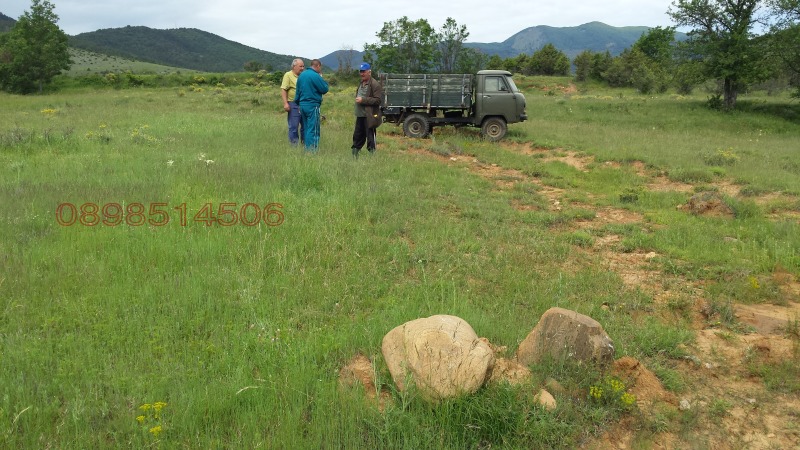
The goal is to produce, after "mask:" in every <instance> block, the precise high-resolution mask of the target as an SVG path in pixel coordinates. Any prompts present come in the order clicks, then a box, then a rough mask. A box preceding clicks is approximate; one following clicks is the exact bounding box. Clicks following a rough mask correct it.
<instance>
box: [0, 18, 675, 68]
mask: <svg viewBox="0 0 800 450" xmlns="http://www.w3.org/2000/svg"><path fill="white" fill-rule="evenodd" d="M15 22H16V21H15V20H14V19H12V18H10V17H8V16H5V15H4V14H2V13H0V32H2V31H8V30H9V29H11V27H13V24H14V23H15ZM650 29H651V27H647V26H625V27H614V26H611V25H607V24H605V23H602V22H597V21H594V22H588V23H585V24H582V25H578V26H574V27H553V26H549V25H536V26H533V27H528V28H525V29H523V30H521V31H518V32H516V33H514V34H513V35H511V36H510V37H509V38H508V39H506V40H504V41H502V42H466V43H464V46H465V47H470V48H475V49H478V50H480V51H482V52H483V53H485V54H487V55H488V56H492V55H498V56H500V57H501V58H510V57H515V56H517V55H519V54H522V53H525V54H532V53H534V52H535V51H537V50H539V49H541V48H542V47H543V46H544V45H545V44H553V45H554V46H555V47H556V48H557V49H559V50H560V51H562V52H564V53H565V54H566V55H567V56H568V57H569V58H570V59H573V58H574V57H575V56H577V55H578V54H579V53H581V52H582V51H584V50H590V51H593V52H605V51H608V52H609V53H610V54H611V55H612V56H616V55H618V54H620V53H621V52H622V51H623V50H625V49H626V48H629V47H630V46H632V45H633V44H634V43H635V42H636V41H637V40H638V39H639V38H640V37H641V36H642V34H644V33H646V32H647V31H648V30H650ZM685 37H686V35H685V34H683V33H676V38H677V39H685ZM69 44H70V46H72V47H75V48H77V49H82V50H87V51H91V52H96V53H102V54H107V55H111V56H119V57H124V58H129V59H133V60H138V61H142V62H148V63H153V64H161V65H165V66H173V67H181V68H185V69H191V70H199V71H206V72H240V71H243V70H244V65H245V63H248V62H251V61H255V62H257V63H259V64H261V65H262V66H263V67H264V68H266V69H268V70H278V71H283V70H288V69H289V67H290V66H291V62H292V60H293V59H294V58H295V57H303V56H301V55H281V54H277V53H273V52H270V51H267V50H261V49H258V48H254V47H249V46H247V45H244V44H240V43H238V42H235V41H231V40H228V39H226V38H224V37H222V36H219V35H216V34H213V33H209V32H206V31H203V30H199V29H196V28H174V29H156V28H149V27H145V26H131V25H128V26H126V27H120V28H105V29H99V30H96V31H91V32H86V33H80V34H77V35H75V36H70V37H69ZM343 52H349V53H348V54H347V59H349V60H350V63H351V64H353V66H351V67H354V65H355V64H358V63H359V62H361V61H362V60H363V56H364V52H362V51H352V50H337V51H334V52H332V53H329V54H328V55H325V56H323V57H321V58H320V60H321V61H322V63H323V66H324V67H325V68H327V69H332V70H336V69H337V68H338V67H339V63H340V59H342V58H341V57H342V56H343V55H344V53H343ZM303 58H304V59H311V58H307V57H303Z"/></svg>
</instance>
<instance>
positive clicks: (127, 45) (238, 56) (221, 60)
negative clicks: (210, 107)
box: [69, 26, 294, 72]
mask: <svg viewBox="0 0 800 450" xmlns="http://www.w3.org/2000/svg"><path fill="white" fill-rule="evenodd" d="M69 45H70V46H72V47H75V48H79V49H83V50H88V51H90V52H95V53H103V54H107V55H112V56H120V57H123V58H128V59H133V60H137V61H144V62H149V63H153V64H160V65H164V66H172V67H181V68H185V69H194V70H200V71H205V72H241V71H242V70H243V66H244V64H245V63H246V62H249V61H257V62H259V63H261V64H263V65H264V66H265V67H267V68H269V69H271V70H284V69H286V70H288V68H289V67H290V66H291V64H292V59H293V58H294V57H293V56H290V55H279V54H276V53H271V52H267V51H264V50H259V49H257V48H253V47H248V46H246V45H243V44H239V43H237V42H233V41H229V40H227V39H225V38H222V37H220V36H217V35H215V34H212V33H208V32H206V31H201V30H198V29H195V28H177V29H170V30H159V29H153V28H148V27H143V26H135V27H134V26H127V27H124V28H107V29H102V30H97V31H92V32H88V33H81V34H78V35H76V36H71V37H70V39H69Z"/></svg>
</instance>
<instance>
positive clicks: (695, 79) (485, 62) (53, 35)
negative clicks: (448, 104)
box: [0, 0, 800, 109]
mask: <svg viewBox="0 0 800 450" xmlns="http://www.w3.org/2000/svg"><path fill="white" fill-rule="evenodd" d="M53 9H54V7H53V5H52V3H50V2H49V0H32V4H31V10H30V11H27V12H25V14H24V15H23V16H22V17H21V18H20V19H19V20H18V21H17V23H16V24H15V25H14V27H13V28H12V29H11V30H10V31H9V32H6V33H0V89H2V90H5V91H8V92H17V93H31V92H36V91H39V92H41V91H42V87H43V86H44V85H45V84H47V83H49V82H50V81H51V80H52V79H53V77H55V76H56V75H58V74H59V73H60V72H61V71H62V70H66V69H68V68H69V67H70V64H71V62H70V60H69V53H68V37H67V35H66V34H65V33H64V32H63V31H62V30H61V29H60V28H59V27H58V25H56V23H57V21H58V16H57V15H56V14H55V13H54V11H53ZM667 14H668V15H669V16H670V17H671V18H672V20H673V21H674V23H675V27H664V28H662V27H655V28H652V29H650V30H649V31H648V32H646V33H644V34H643V35H642V36H641V37H640V38H639V40H638V41H636V42H635V43H634V45H633V46H632V47H630V48H628V49H625V50H624V51H623V52H622V53H621V54H620V55H618V56H612V55H611V54H610V53H609V52H603V53H599V52H592V51H588V50H587V51H584V52H582V53H580V54H578V55H577V56H576V57H575V58H574V59H573V60H570V59H569V57H567V55H566V54H565V53H564V52H562V51H560V50H558V49H557V48H556V47H555V46H554V45H552V44H547V45H545V46H544V47H542V48H541V49H539V50H537V51H535V52H533V53H532V54H530V55H528V54H520V55H517V56H515V57H512V58H506V59H502V58H500V57H499V56H497V55H494V56H492V57H488V56H487V55H485V54H484V53H482V52H481V51H479V50H477V49H475V48H470V47H467V46H465V45H464V44H465V42H466V39H467V38H468V37H469V31H468V29H467V27H466V25H463V24H458V23H457V22H456V21H455V20H453V19H452V18H449V17H448V18H447V20H446V21H445V23H444V24H443V25H442V26H441V27H440V28H439V29H438V30H436V29H434V28H433V27H432V26H431V25H430V23H429V22H428V21H427V20H426V19H419V20H411V19H409V18H408V17H406V16H403V17H401V18H400V19H397V20H395V21H391V22H385V23H384V24H383V27H382V28H381V29H380V30H379V31H378V32H377V33H376V37H377V38H378V41H377V42H375V43H371V44H369V43H367V44H365V45H364V52H365V57H364V58H365V60H366V61H367V62H369V63H371V64H372V65H373V66H374V70H376V71H381V72H393V73H437V72H438V73H474V72H476V71H477V70H480V69H484V68H489V69H504V70H508V71H511V72H516V73H522V74H526V75H563V76H568V75H570V74H572V73H573V70H572V68H573V67H574V75H575V79H576V80H577V81H579V82H580V81H587V80H597V81H600V82H604V83H608V84H609V85H611V86H627V87H634V88H636V89H638V90H639V91H640V92H642V93H651V92H664V91H666V90H667V89H669V88H674V89H676V90H677V91H678V92H681V93H689V92H691V91H692V89H693V88H694V87H695V86H697V85H699V84H700V83H702V82H704V81H707V80H716V81H717V82H718V83H719V85H720V94H719V95H718V96H716V97H713V98H712V101H711V103H712V106H717V107H719V108H725V109H730V108H733V107H735V105H736V99H737V96H738V94H739V93H740V92H742V91H743V90H745V89H746V88H747V87H748V86H750V85H752V84H754V83H758V82H762V81H766V80H770V79H785V80H787V81H788V83H789V84H790V85H791V86H793V87H794V88H795V89H796V90H795V92H794V94H793V95H794V96H795V97H798V98H800V0H675V1H674V2H673V3H672V4H671V6H670V8H669V10H668V11H667ZM678 26H679V27H687V28H690V29H691V31H689V32H688V39H687V40H684V41H680V42H677V41H676V39H675V29H676V27H678ZM352 53H353V52H352V51H351V52H350V53H349V54H352ZM344 54H347V53H344ZM252 63H253V62H252V61H250V62H248V67H247V68H246V70H253V69H254V67H252Z"/></svg>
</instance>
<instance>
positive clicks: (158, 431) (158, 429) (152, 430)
mask: <svg viewBox="0 0 800 450" xmlns="http://www.w3.org/2000/svg"><path fill="white" fill-rule="evenodd" d="M161 431H163V430H162V429H161V425H156V426H154V427H153V428H150V434H152V435H153V437H158V435H159V434H161Z"/></svg>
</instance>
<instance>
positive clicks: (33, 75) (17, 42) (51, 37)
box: [0, 0, 72, 94]
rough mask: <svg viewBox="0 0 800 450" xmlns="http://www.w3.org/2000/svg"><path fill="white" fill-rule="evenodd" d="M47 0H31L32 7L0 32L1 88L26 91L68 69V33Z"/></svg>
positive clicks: (39, 86)
mask: <svg viewBox="0 0 800 450" xmlns="http://www.w3.org/2000/svg"><path fill="white" fill-rule="evenodd" d="M53 9H54V6H53V4H52V3H50V2H49V1H48V0H32V3H31V10H30V11H26V12H25V13H24V14H23V15H22V17H20V18H19V20H18V21H17V23H16V24H15V25H14V28H12V29H11V31H9V32H8V33H6V34H3V35H2V36H0V89H3V90H7V91H10V92H18V93H22V94H28V93H31V92H34V91H35V90H37V89H38V91H39V92H42V89H43V87H44V85H45V84H47V83H49V82H50V81H52V79H53V77H55V76H56V75H58V74H59V73H61V71H62V70H67V69H69V67H70V64H71V63H72V61H70V57H69V50H68V45H67V35H66V33H64V32H63V31H62V30H61V29H60V28H59V27H58V25H56V22H58V16H57V15H56V14H55V13H54V12H53Z"/></svg>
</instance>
